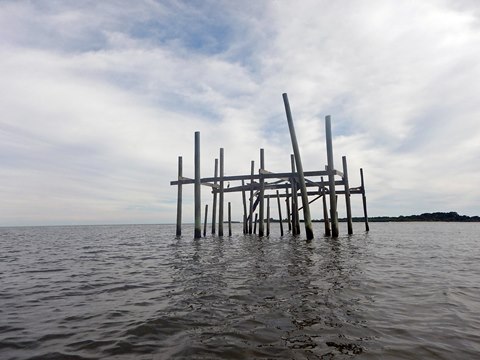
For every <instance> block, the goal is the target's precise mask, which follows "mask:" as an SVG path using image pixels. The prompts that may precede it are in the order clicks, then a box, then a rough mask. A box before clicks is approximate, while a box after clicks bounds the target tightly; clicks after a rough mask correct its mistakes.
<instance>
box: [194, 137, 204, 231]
mask: <svg viewBox="0 0 480 360" xmlns="http://www.w3.org/2000/svg"><path fill="white" fill-rule="evenodd" d="M200 186H201V183H200V131H196V132H195V233H194V237H195V239H199V238H201V237H202V209H201V208H200V206H201V199H200Z"/></svg>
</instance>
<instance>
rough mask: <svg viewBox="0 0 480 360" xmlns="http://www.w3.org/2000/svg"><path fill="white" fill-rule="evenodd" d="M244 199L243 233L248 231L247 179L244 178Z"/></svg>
mask: <svg viewBox="0 0 480 360" xmlns="http://www.w3.org/2000/svg"><path fill="white" fill-rule="evenodd" d="M242 201H243V233H244V234H246V233H247V197H246V195H245V180H243V179H242Z"/></svg>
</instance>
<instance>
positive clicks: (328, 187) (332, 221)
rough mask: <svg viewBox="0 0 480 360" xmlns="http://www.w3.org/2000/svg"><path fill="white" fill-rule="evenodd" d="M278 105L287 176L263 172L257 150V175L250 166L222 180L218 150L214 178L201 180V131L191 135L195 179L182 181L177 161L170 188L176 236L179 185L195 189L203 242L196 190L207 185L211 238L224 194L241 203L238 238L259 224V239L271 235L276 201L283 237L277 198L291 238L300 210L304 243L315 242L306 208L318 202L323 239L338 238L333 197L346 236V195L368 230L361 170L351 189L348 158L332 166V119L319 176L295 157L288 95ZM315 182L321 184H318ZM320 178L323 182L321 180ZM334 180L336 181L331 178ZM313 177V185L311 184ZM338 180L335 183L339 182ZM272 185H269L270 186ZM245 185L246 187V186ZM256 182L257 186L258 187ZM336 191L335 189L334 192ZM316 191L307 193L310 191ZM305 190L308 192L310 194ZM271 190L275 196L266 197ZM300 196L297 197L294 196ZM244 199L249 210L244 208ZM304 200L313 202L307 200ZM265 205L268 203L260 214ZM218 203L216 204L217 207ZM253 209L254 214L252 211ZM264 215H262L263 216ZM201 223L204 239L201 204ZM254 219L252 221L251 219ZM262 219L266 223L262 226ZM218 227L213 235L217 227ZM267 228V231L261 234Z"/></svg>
mask: <svg viewBox="0 0 480 360" xmlns="http://www.w3.org/2000/svg"><path fill="white" fill-rule="evenodd" d="M283 101H284V106H285V113H286V117H287V122H288V128H289V131H290V138H291V141H292V149H293V154H291V156H290V165H291V171H290V172H283V173H272V172H269V171H267V170H266V169H265V152H264V149H260V168H259V170H258V174H256V173H255V162H254V161H253V160H252V161H251V166H250V174H247V175H234V176H225V174H224V149H223V148H220V152H219V158H218V159H215V166H214V176H213V177H206V178H201V176H200V132H198V131H197V132H195V150H194V157H195V161H194V178H193V179H191V178H186V177H184V176H183V160H182V157H181V156H179V157H178V178H177V180H176V181H172V182H171V183H170V184H171V185H177V223H176V235H177V236H180V235H181V234H182V195H183V185H187V184H192V183H193V184H194V222H195V227H194V237H195V238H201V237H202V223H201V221H202V219H201V186H209V187H210V188H211V189H212V194H213V201H212V215H211V216H212V218H211V233H212V234H218V236H224V224H225V221H224V220H225V219H224V207H225V206H224V195H225V193H227V192H228V193H229V192H241V194H242V203H243V233H244V234H256V233H257V229H256V227H257V224H258V236H260V237H262V236H268V235H269V233H270V199H272V198H276V200H277V207H278V214H279V223H280V234H281V236H283V234H284V230H283V220H282V206H281V201H280V198H285V203H286V214H287V223H288V230H289V231H290V232H291V233H292V234H293V235H298V234H300V219H299V211H300V210H302V212H303V223H304V226H305V234H306V237H307V240H311V239H313V237H314V234H313V227H312V220H311V214H310V204H311V203H312V202H314V201H316V200H318V199H322V207H323V216H324V225H325V235H326V236H332V237H338V236H339V228H338V212H337V202H338V195H344V196H345V205H346V215H347V229H348V234H349V235H350V234H353V225H352V211H351V201H350V198H351V195H352V194H360V195H362V202H363V216H364V222H365V230H366V231H368V230H369V225H368V216H367V202H366V196H365V184H364V178H363V169H360V179H361V185H360V186H358V187H355V188H351V187H350V184H349V180H348V168H347V159H346V157H345V156H343V157H342V171H338V170H336V169H335V167H334V162H333V141H332V126H331V117H330V116H326V117H325V133H326V136H325V138H326V150H327V165H326V166H325V170H318V171H306V172H305V171H304V170H303V165H302V159H301V156H300V149H299V146H298V141H297V136H296V133H295V127H294V123H293V118H292V113H291V110H290V104H289V101H288V97H287V94H283ZM318 177H320V181H319V180H318ZM324 177H326V178H327V181H326V182H325V181H324ZM336 177H337V178H336ZM312 178H316V180H312ZM338 178H339V179H338ZM272 180H274V181H273V182H268V181H272ZM234 181H241V185H239V186H234V187H230V186H228V187H227V188H225V182H228V184H229V185H230V183H231V182H234ZM246 181H249V183H246ZM257 181H258V182H257ZM337 186H341V188H340V189H336V187H337ZM312 188H313V189H316V190H313V191H311V190H310V189H312ZM282 189H283V190H284V191H285V193H284V194H280V192H279V190H282ZM309 190H310V191H309ZM266 191H267V192H272V191H274V194H272V193H267V194H266ZM299 192H300V194H299ZM247 194H248V195H249V196H248V205H247ZM299 195H300V198H301V201H302V203H301V206H299V202H298V197H299ZM327 196H328V198H329V205H330V211H328V205H327V199H326V198H327ZM309 197H313V199H312V200H309ZM265 200H266V202H267V204H266V209H265ZM217 201H218V204H217ZM217 205H218V221H217V218H216V217H217ZM257 208H258V211H256V210H257ZM265 210H266V214H265ZM204 214H205V216H204V224H203V236H206V232H207V220H208V205H205V210H204ZM254 214H255V220H254V219H253V216H254ZM265 215H266V224H265ZM227 223H228V234H229V235H232V226H231V203H230V202H229V203H228V222H227ZM217 224H218V230H217V228H216V225H217ZM265 225H266V229H265Z"/></svg>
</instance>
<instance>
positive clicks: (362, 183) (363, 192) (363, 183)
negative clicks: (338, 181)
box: [360, 168, 370, 231]
mask: <svg viewBox="0 0 480 360" xmlns="http://www.w3.org/2000/svg"><path fill="white" fill-rule="evenodd" d="M360 183H361V187H362V202H363V216H364V219H365V231H370V226H369V225H368V215H367V197H366V196H365V182H364V181H363V169H362V168H360Z"/></svg>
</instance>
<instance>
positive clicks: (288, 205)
mask: <svg viewBox="0 0 480 360" xmlns="http://www.w3.org/2000/svg"><path fill="white" fill-rule="evenodd" d="M285 194H287V197H286V198H285V203H286V204H287V222H288V231H292V220H291V218H290V196H289V195H288V188H286V189H285Z"/></svg>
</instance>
